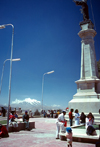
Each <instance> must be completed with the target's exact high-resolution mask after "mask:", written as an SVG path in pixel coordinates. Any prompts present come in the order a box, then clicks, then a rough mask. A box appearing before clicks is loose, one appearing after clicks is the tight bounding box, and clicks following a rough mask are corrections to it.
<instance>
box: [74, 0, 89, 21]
mask: <svg viewBox="0 0 100 147" xmlns="http://www.w3.org/2000/svg"><path fill="white" fill-rule="evenodd" d="M73 1H74V2H75V3H76V5H80V6H82V9H81V13H82V14H83V21H88V20H89V12H88V5H87V0H82V1H75V0H73Z"/></svg>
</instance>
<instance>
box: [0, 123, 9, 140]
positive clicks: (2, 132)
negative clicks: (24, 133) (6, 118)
mask: <svg viewBox="0 0 100 147" xmlns="http://www.w3.org/2000/svg"><path fill="white" fill-rule="evenodd" d="M0 137H9V134H8V131H7V129H6V127H5V126H3V125H2V124H0Z"/></svg>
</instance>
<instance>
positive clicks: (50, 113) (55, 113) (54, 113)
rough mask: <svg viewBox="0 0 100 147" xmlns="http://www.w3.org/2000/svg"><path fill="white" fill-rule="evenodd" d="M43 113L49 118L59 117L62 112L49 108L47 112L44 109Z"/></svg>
mask: <svg viewBox="0 0 100 147" xmlns="http://www.w3.org/2000/svg"><path fill="white" fill-rule="evenodd" d="M42 114H43V116H44V118H45V117H48V118H50V117H51V118H57V117H58V115H59V114H60V111H56V110H48V111H47V112H46V111H45V110H44V111H42Z"/></svg>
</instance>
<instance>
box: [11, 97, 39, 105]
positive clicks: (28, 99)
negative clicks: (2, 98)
mask: <svg viewBox="0 0 100 147" xmlns="http://www.w3.org/2000/svg"><path fill="white" fill-rule="evenodd" d="M23 102H26V103H30V104H33V103H34V104H41V102H40V101H37V100H35V99H31V98H25V99H24V100H18V99H16V100H15V101H12V104H20V103H23Z"/></svg>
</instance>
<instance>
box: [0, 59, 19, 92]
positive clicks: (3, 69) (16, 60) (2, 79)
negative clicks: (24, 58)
mask: <svg viewBox="0 0 100 147" xmlns="http://www.w3.org/2000/svg"><path fill="white" fill-rule="evenodd" d="M8 60H10V59H6V60H5V61H4V62H3V68H2V75H1V86H0V94H1V88H2V80H3V72H4V67H5V62H6V61H8ZM20 60H21V59H20V58H17V59H12V61H20Z"/></svg>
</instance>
